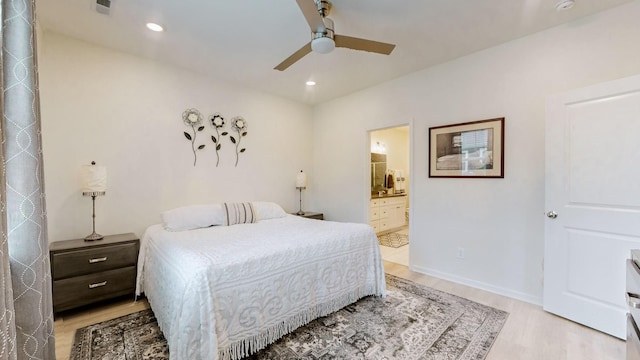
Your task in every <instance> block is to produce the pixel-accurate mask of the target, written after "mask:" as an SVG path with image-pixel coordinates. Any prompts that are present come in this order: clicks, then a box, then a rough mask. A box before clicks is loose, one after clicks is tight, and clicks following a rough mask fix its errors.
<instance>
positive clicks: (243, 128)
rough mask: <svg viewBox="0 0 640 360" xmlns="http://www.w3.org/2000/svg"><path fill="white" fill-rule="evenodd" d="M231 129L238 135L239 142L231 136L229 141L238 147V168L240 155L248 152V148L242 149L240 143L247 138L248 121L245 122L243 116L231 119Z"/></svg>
mask: <svg viewBox="0 0 640 360" xmlns="http://www.w3.org/2000/svg"><path fill="white" fill-rule="evenodd" d="M231 127H232V128H233V131H235V132H237V133H238V140H236V138H235V137H233V135H229V139H230V140H231V142H232V143H234V144H235V145H236V167H237V166H238V159H239V158H240V153H243V152H245V151H247V149H246V148H240V141H241V140H242V138H243V137H245V136H247V120H245V119H244V118H243V117H242V116H236V117H234V118H233V119H231Z"/></svg>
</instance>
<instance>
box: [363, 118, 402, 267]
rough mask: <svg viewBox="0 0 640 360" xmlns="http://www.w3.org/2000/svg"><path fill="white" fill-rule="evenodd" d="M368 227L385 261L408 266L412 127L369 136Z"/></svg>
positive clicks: (379, 131) (388, 129) (380, 131)
mask: <svg viewBox="0 0 640 360" xmlns="http://www.w3.org/2000/svg"><path fill="white" fill-rule="evenodd" d="M369 143H370V156H369V157H368V158H369V159H370V162H371V164H370V165H371V166H370V177H369V178H370V187H371V192H370V199H369V210H370V211H369V223H370V225H371V226H372V227H373V229H374V230H375V232H376V235H377V236H378V243H379V244H380V253H381V255H382V258H383V260H386V261H389V262H393V263H397V264H401V265H405V266H409V248H410V244H411V242H410V239H409V221H410V219H409V206H410V204H409V193H410V185H411V184H410V181H409V178H410V176H409V175H410V172H411V168H410V148H411V147H410V136H409V125H404V126H397V127H392V128H386V129H379V130H373V131H370V132H369Z"/></svg>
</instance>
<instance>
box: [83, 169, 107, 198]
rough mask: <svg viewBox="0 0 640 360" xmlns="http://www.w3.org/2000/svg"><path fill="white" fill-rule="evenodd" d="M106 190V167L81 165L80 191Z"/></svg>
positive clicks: (98, 191)
mask: <svg viewBox="0 0 640 360" xmlns="http://www.w3.org/2000/svg"><path fill="white" fill-rule="evenodd" d="M105 191H107V168H106V167H104V166H101V165H82V192H83V193H104V192H105Z"/></svg>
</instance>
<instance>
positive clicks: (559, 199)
mask: <svg viewBox="0 0 640 360" xmlns="http://www.w3.org/2000/svg"><path fill="white" fill-rule="evenodd" d="M545 152H546V174H545V181H546V182H545V203H546V204H545V206H546V211H547V213H546V215H547V217H546V220H545V222H546V224H545V252H544V262H545V266H544V297H543V303H544V309H545V310H546V311H549V312H552V313H555V314H557V315H560V316H562V317H566V318H568V319H570V320H573V321H576V322H578V323H581V324H584V325H586V326H589V327H592V328H594V329H597V330H600V331H603V332H605V333H608V334H611V335H614V336H616V337H619V338H622V339H624V338H626V322H625V321H626V318H625V313H626V312H627V306H626V303H625V276H626V275H625V259H627V258H629V250H630V249H633V248H640V76H634V77H631V78H625V79H622V80H616V81H612V82H607V83H602V84H598V85H595V86H590V87H587V88H582V89H576V90H573V91H570V92H567V93H564V94H559V95H556V96H553V97H550V98H549V99H548V101H547V122H546V149H545ZM554 214H555V215H554Z"/></svg>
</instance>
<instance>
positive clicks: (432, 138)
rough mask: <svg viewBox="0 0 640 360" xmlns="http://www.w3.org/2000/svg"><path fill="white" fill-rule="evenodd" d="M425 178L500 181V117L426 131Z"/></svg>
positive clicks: (502, 155) (502, 129)
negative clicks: (426, 169)
mask: <svg viewBox="0 0 640 360" xmlns="http://www.w3.org/2000/svg"><path fill="white" fill-rule="evenodd" d="M429 177H447V178H452V177H468V178H504V118H496V119H488V120H480V121H472V122H467V123H460V124H453V125H445V126H437V127H432V128H429Z"/></svg>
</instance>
